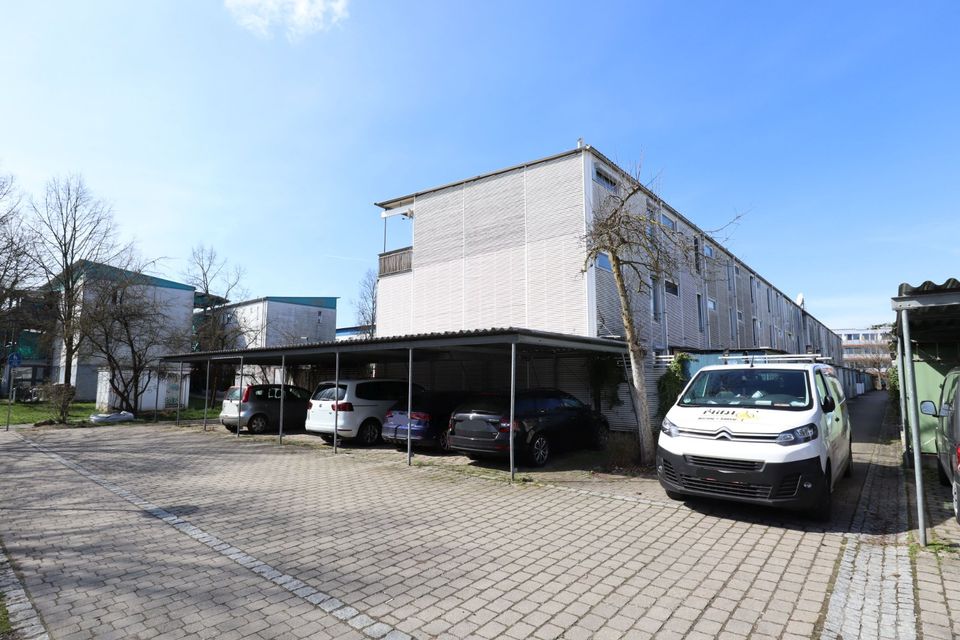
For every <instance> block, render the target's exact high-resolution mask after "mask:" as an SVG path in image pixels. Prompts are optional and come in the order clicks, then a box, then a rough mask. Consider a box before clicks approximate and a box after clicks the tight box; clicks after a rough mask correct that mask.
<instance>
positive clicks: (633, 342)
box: [610, 252, 656, 466]
mask: <svg viewBox="0 0 960 640" xmlns="http://www.w3.org/2000/svg"><path fill="white" fill-rule="evenodd" d="M610 266H611V271H612V272H613V279H614V281H615V282H616V285H617V295H619V296H620V318H621V320H622V321H623V330H624V333H625V334H626V339H627V351H628V352H629V354H630V373H631V374H632V377H633V384H632V385H631V386H630V392H631V393H632V394H633V406H634V407H636V410H637V430H638V438H639V442H640V462H641V464H644V465H647V466H652V465H653V464H654V462H655V461H656V452H655V449H654V446H655V442H654V437H653V429H652V428H651V427H650V410H649V407H648V406H647V388H646V387H647V374H646V368H645V366H644V364H645V360H646V357H647V350H646V349H645V348H644V347H643V345H641V344H640V337H639V335H638V334H637V329H636V325H635V324H634V320H633V307H632V305H631V304H630V292H629V290H628V289H627V282H626V279H625V278H624V275H623V264H622V263H621V262H620V259H619V258H618V257H617V254H616V253H614V252H611V253H610Z"/></svg>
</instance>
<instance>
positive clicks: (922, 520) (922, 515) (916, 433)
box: [900, 309, 927, 547]
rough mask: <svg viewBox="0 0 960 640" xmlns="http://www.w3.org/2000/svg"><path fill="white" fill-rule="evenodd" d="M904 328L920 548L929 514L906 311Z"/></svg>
mask: <svg viewBox="0 0 960 640" xmlns="http://www.w3.org/2000/svg"><path fill="white" fill-rule="evenodd" d="M900 314H901V315H900V320H901V325H902V327H903V356H904V360H906V362H905V363H904V364H905V365H906V370H905V371H904V372H903V373H904V374H905V376H904V377H905V378H906V380H905V381H906V385H907V413H908V414H909V416H910V427H911V429H912V431H911V433H910V436H911V437H910V439H911V442H912V443H913V477H914V482H915V483H916V485H917V533H918V534H919V536H920V546H923V547H925V546H927V514H926V512H925V511H924V508H923V469H922V467H921V463H920V416H919V415H918V412H917V380H916V376H915V375H914V374H915V372H914V368H913V346H912V345H911V344H910V315H909V312H908V311H907V310H906V309H903V310H902V311H901V312H900Z"/></svg>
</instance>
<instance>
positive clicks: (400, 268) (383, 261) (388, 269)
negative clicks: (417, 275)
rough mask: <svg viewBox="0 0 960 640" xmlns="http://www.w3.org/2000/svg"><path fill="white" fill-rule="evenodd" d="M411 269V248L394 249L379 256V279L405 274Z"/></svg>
mask: <svg viewBox="0 0 960 640" xmlns="http://www.w3.org/2000/svg"><path fill="white" fill-rule="evenodd" d="M412 269H413V247H404V248H403V249H394V250H393V251H387V252H386V253H381V254H380V273H379V275H380V277H381V278H382V277H384V276H392V275H394V274H395V273H406V272H407V271H411V270H412Z"/></svg>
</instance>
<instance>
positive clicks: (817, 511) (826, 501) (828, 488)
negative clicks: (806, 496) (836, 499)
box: [810, 462, 833, 522]
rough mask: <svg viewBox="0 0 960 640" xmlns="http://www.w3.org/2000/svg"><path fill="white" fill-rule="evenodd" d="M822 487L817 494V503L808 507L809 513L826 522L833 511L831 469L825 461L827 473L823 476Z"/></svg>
mask: <svg viewBox="0 0 960 640" xmlns="http://www.w3.org/2000/svg"><path fill="white" fill-rule="evenodd" d="M823 480H824V482H823V488H821V489H820V495H819V496H817V504H816V506H814V507H813V508H811V509H810V515H811V516H812V517H813V519H814V520H818V521H819V522H828V521H829V520H830V515H831V512H832V511H833V486H832V485H833V471H832V469H831V468H830V463H829V462H828V463H827V473H826V474H825V476H824V479H823Z"/></svg>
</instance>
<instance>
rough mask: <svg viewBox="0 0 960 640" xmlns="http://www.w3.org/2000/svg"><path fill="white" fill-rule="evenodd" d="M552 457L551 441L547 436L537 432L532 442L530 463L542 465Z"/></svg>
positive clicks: (537, 465) (536, 465)
mask: <svg viewBox="0 0 960 640" xmlns="http://www.w3.org/2000/svg"><path fill="white" fill-rule="evenodd" d="M549 459H550V441H549V440H547V436H545V435H543V434H537V435H536V436H534V437H533V442H531V443H530V463H531V464H532V465H533V466H535V467H542V466H543V465H545V464H547V460H549Z"/></svg>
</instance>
